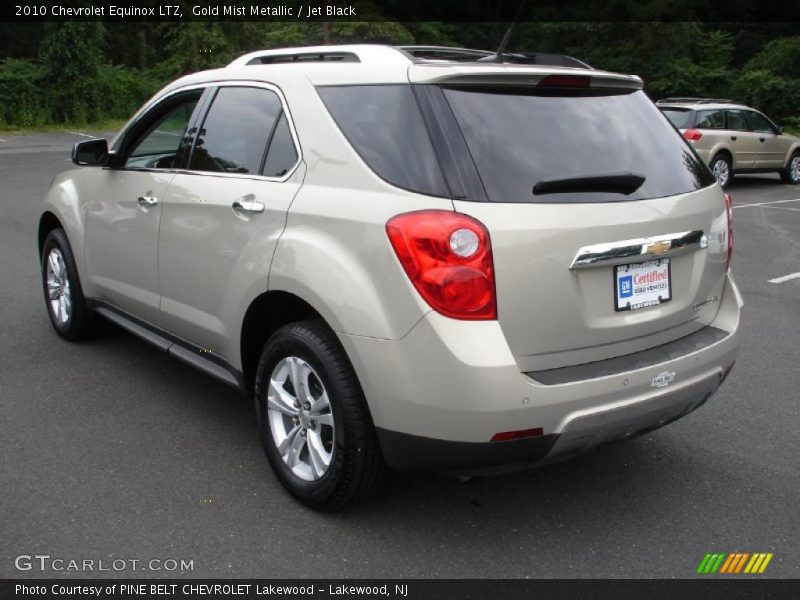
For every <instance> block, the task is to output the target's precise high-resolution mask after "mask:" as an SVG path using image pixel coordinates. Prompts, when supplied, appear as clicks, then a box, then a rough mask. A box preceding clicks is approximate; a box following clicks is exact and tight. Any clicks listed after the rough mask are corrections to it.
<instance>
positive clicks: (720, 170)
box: [711, 154, 733, 189]
mask: <svg viewBox="0 0 800 600" xmlns="http://www.w3.org/2000/svg"><path fill="white" fill-rule="evenodd" d="M711 172H712V173H713V174H714V177H715V178H716V180H717V183H719V184H720V186H722V188H723V189H725V188H726V187H728V184H729V183H730V182H731V177H733V167H732V166H731V161H730V159H729V158H728V157H727V156H725V155H724V154H717V155H716V156H715V157H714V160H712V161H711Z"/></svg>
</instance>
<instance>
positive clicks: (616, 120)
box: [445, 87, 715, 203]
mask: <svg viewBox="0 0 800 600" xmlns="http://www.w3.org/2000/svg"><path fill="white" fill-rule="evenodd" d="M445 96H446V97H447V100H448V101H449V103H450V106H451V107H452V109H453V113H454V114H455V117H456V120H457V121H458V124H459V125H460V128H461V131H462V132H463V134H464V137H465V138H466V141H467V145H468V146H469V149H470V151H471V153H472V156H473V158H474V160H475V164H476V166H477V168H478V171H479V173H480V176H481V179H482V180H483V184H484V186H485V188H486V193H487V195H488V197H489V200H490V201H493V202H541V203H557V202H576V203H578V202H614V201H620V200H643V199H647V198H659V197H663V196H673V195H676V194H683V193H686V192H691V191H694V190H697V189H700V188H703V187H706V186H708V185H711V184H712V183H714V181H715V180H714V178H713V176H712V175H711V173H710V171H709V170H708V168H707V167H706V166H705V165H704V164H703V163H702V162H701V161H700V159H699V158H698V157H697V155H696V154H695V153H694V152H693V151H692V150H691V149H690V148H689V146H688V144H687V143H685V142H684V140H683V139H682V138H681V136H680V135H679V134H678V133H677V132H676V131H675V129H673V127H671V126H670V124H669V123H668V122H667V120H666V119H665V118H664V117H663V115H661V114H660V113H659V110H658V109H657V108H656V107H655V106H654V105H653V103H652V102H651V101H650V100H649V99H648V98H647V96H645V94H644V92H642V91H635V92H628V91H626V92H625V93H621V92H620V93H613V94H609V93H607V92H596V91H594V90H592V91H591V92H584V93H581V92H569V91H564V92H561V91H556V90H552V89H551V90H548V91H546V92H545V91H541V92H537V91H536V90H535V89H532V88H518V89H511V90H509V89H508V88H485V87H474V88H445ZM625 173H631V174H636V176H637V178H639V177H643V178H644V182H642V183H640V184H639V185H638V187H637V188H636V189H635V190H631V191H626V192H625V193H618V192H616V191H602V190H600V189H594V188H593V189H591V190H589V189H586V190H581V191H570V192H569V193H546V194H541V195H534V194H533V187H534V186H535V185H537V183H538V184H541V183H542V182H545V181H548V180H562V179H563V180H574V179H576V178H588V177H592V176H598V175H601V176H607V175H610V174H625Z"/></svg>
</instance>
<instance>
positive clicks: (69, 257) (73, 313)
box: [42, 229, 95, 341]
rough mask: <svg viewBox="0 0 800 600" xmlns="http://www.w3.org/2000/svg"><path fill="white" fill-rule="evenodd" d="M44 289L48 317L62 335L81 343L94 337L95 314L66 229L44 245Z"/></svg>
mask: <svg viewBox="0 0 800 600" xmlns="http://www.w3.org/2000/svg"><path fill="white" fill-rule="evenodd" d="M42 289H43V291H44V299H45V304H46V306H47V314H48V316H49V317H50V322H51V323H52V325H53V328H54V329H55V330H56V332H57V333H58V335H60V336H61V337H63V338H65V339H68V340H71V341H77V340H80V339H84V338H86V337H89V336H91V334H92V333H94V329H95V323H94V320H93V319H92V311H91V309H90V308H89V306H88V304H87V303H86V298H84V296H83V289H82V288H81V281H80V278H79V277H78V267H77V266H76V265H75V257H74V256H73V254H72V248H71V247H70V245H69V241H68V240H67V236H66V235H65V234H64V230H63V229H54V230H53V231H51V232H50V233H49V234H48V235H47V238H46V239H45V241H44V246H43V247H42Z"/></svg>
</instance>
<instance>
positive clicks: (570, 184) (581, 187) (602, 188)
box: [533, 171, 646, 195]
mask: <svg viewBox="0 0 800 600" xmlns="http://www.w3.org/2000/svg"><path fill="white" fill-rule="evenodd" d="M645 179H646V178H645V176H644V175H640V174H639V173H631V172H630V171H620V172H619V173H597V174H595V175H584V176H583V177H561V178H559V179H542V180H541V181H540V182H538V183H537V184H536V185H534V186H533V193H534V195H539V194H565V193H569V192H608V193H611V194H625V195H628V194H632V193H633V192H635V191H636V190H638V189H639V188H640V187H642V184H643V183H644V180H645Z"/></svg>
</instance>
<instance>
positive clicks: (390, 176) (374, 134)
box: [317, 85, 448, 196]
mask: <svg viewBox="0 0 800 600" xmlns="http://www.w3.org/2000/svg"><path fill="white" fill-rule="evenodd" d="M317 91H318V92H319V95H320V97H321V98H322V101H323V102H324V103H325V106H326V107H327V109H328V111H329V112H330V114H331V116H332V117H333V119H334V121H336V124H337V125H338V126H339V129H341V130H342V133H344V135H345V137H346V138H347V141H348V142H350V144H351V145H352V146H353V148H354V149H355V151H356V152H358V154H359V155H360V156H361V158H362V159H364V162H366V163H367V165H368V166H369V167H370V168H371V169H372V170H373V171H374V172H375V173H376V174H377V175H378V176H379V177H381V178H382V179H384V180H386V181H387V182H389V183H391V184H392V185H395V186H397V187H401V188H404V189H407V190H412V191H415V192H419V193H422V194H428V195H432V196H447V195H448V193H447V188H446V186H445V183H444V178H443V176H442V173H441V170H440V168H439V164H438V163H437V161H436V157H435V155H434V152H433V147H432V146H431V141H430V137H429V136H428V132H427V130H426V129H425V123H424V122H423V120H422V115H421V114H420V112H419V106H418V105H417V102H416V98H415V97H414V93H413V91H412V90H411V86H410V85H353V86H331V87H319V88H317Z"/></svg>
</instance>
